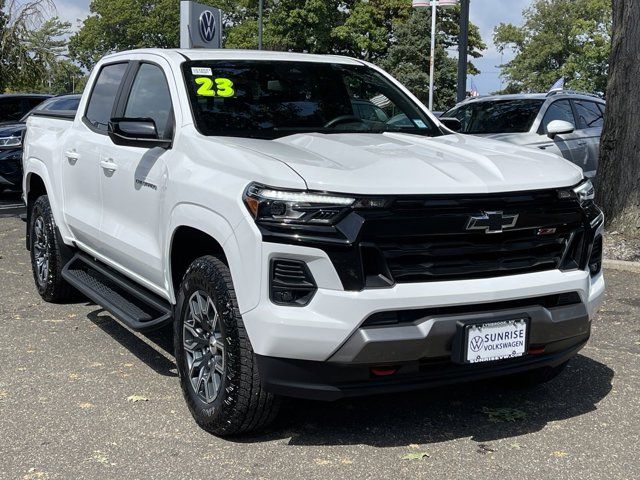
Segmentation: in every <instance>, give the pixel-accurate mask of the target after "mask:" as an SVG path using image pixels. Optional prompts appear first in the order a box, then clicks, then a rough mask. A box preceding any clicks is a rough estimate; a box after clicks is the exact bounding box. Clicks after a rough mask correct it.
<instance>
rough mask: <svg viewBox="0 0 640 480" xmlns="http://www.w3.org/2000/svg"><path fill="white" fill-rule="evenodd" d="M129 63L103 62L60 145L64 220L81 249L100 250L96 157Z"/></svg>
mask: <svg viewBox="0 0 640 480" xmlns="http://www.w3.org/2000/svg"><path fill="white" fill-rule="evenodd" d="M128 66H129V64H128V63H127V62H118V63H112V64H107V65H103V66H102V67H101V68H100V70H99V72H98V73H97V76H96V80H95V81H94V82H93V87H92V90H91V93H90V95H89V100H88V102H87V104H86V107H84V108H85V111H84V113H83V115H82V120H81V121H75V122H74V123H73V126H72V128H71V129H70V131H69V133H68V135H67V136H66V140H65V143H64V145H63V146H62V147H63V148H62V155H63V157H64V158H63V159H62V176H63V178H64V182H63V184H64V188H63V198H64V210H63V211H64V216H65V222H66V224H67V225H68V227H69V229H70V230H71V232H72V233H73V235H74V237H75V239H76V242H77V243H78V244H79V245H80V246H81V247H84V249H85V250H87V249H88V250H91V251H99V250H100V222H101V218H102V198H101V195H100V159H101V153H102V150H103V148H104V146H105V145H106V142H107V141H108V140H109V137H108V136H107V124H108V122H109V119H110V118H111V115H112V112H113V110H114V107H115V104H116V99H117V95H118V91H119V90H120V86H121V84H122V82H123V80H124V78H125V74H126V72H127V68H128Z"/></svg>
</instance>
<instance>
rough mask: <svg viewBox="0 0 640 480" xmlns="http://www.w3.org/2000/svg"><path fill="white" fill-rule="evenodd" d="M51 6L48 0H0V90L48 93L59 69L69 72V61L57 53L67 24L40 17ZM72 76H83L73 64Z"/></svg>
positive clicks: (55, 18) (67, 29) (66, 33)
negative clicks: (62, 58) (63, 59)
mask: <svg viewBox="0 0 640 480" xmlns="http://www.w3.org/2000/svg"><path fill="white" fill-rule="evenodd" d="M52 5H53V4H52V3H51V2H50V1H49V0H30V1H17V0H9V1H5V0H0V92H4V91H5V90H11V91H30V92H38V91H46V92H49V91H52V90H53V86H54V85H57V84H59V81H58V80H57V78H56V76H58V77H60V76H61V75H60V71H61V69H63V67H64V70H65V71H70V70H69V69H70V68H71V63H70V62H68V61H62V60H61V59H60V56H61V55H63V53H64V51H65V49H66V40H65V39H64V37H65V36H67V35H68V33H69V28H70V26H71V25H70V24H69V23H68V22H62V21H60V19H59V18H57V17H53V18H49V19H48V20H44V17H45V16H46V15H48V14H49V13H50V11H51V6H52ZM74 75H76V76H77V77H82V76H83V75H82V72H81V71H80V70H79V69H78V68H77V67H75V70H74ZM72 83H73V79H72ZM60 88H61V87H60ZM54 91H55V90H54Z"/></svg>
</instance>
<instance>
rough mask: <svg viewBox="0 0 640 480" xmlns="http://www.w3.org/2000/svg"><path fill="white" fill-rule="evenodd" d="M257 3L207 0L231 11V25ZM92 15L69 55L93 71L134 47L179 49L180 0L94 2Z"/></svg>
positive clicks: (245, 0)
mask: <svg viewBox="0 0 640 480" xmlns="http://www.w3.org/2000/svg"><path fill="white" fill-rule="evenodd" d="M251 2H254V3H255V0H242V1H239V2H238V1H233V0H218V1H214V0H210V1H207V0H204V1H201V3H210V4H215V5H217V6H219V7H221V8H222V9H223V10H224V11H225V12H228V15H227V17H226V18H225V23H226V25H227V26H230V25H232V24H237V23H238V22H239V20H238V18H239V16H238V15H239V14H240V15H241V13H242V12H243V11H246V10H247V6H248V4H249V3H251ZM89 11H90V14H89V16H88V17H87V18H86V19H85V20H84V21H83V22H82V27H81V28H80V30H79V31H78V32H77V33H75V34H74V35H73V36H72V37H71V39H70V41H69V54H70V55H71V57H72V58H74V59H75V60H77V61H78V62H79V63H80V64H81V65H82V66H83V67H85V68H86V69H88V70H90V69H91V68H92V67H93V65H95V63H96V62H97V61H98V60H99V59H100V58H101V57H103V56H104V55H107V54H109V53H113V52H117V51H122V50H130V49H134V48H151V47H157V48H177V47H178V46H179V44H180V27H179V25H180V0H92V2H91V4H90V5H89Z"/></svg>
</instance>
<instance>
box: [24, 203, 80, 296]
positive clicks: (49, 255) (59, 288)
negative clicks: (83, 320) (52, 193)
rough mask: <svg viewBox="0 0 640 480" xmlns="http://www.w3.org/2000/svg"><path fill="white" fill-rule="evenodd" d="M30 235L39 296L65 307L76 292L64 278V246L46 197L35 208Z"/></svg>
mask: <svg viewBox="0 0 640 480" xmlns="http://www.w3.org/2000/svg"><path fill="white" fill-rule="evenodd" d="M29 233H30V238H31V248H30V250H31V269H32V271H33V278H34V280H35V284H36V288H37V289H38V293H39V294H40V296H41V297H42V298H43V299H44V300H45V301H47V302H54V303H62V302H65V301H67V300H69V299H71V298H72V297H73V296H74V295H75V294H76V290H75V289H74V288H73V287H72V286H71V285H69V284H68V283H67V282H66V281H65V280H64V278H62V268H63V267H64V265H65V256H64V255H63V251H62V249H63V248H64V246H63V245H60V243H59V240H58V238H57V236H56V227H55V221H54V219H53V213H52V212H51V205H50V204H49V197H47V196H46V195H43V196H41V197H39V198H38V199H37V200H36V201H35V202H34V203H33V206H32V207H31V215H30V223H29Z"/></svg>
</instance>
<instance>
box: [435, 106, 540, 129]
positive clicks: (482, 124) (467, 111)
mask: <svg viewBox="0 0 640 480" xmlns="http://www.w3.org/2000/svg"><path fill="white" fill-rule="evenodd" d="M543 103H544V100H533V99H531V100H494V101H485V102H472V103H467V104H464V105H460V106H459V107H454V108H452V109H451V110H449V111H448V112H446V113H444V114H443V115H442V117H450V118H451V117H453V118H457V119H458V120H460V123H461V125H462V128H461V129H460V133H472V134H474V133H476V134H477V133H522V132H528V131H529V130H530V129H531V125H532V124H533V121H534V120H535V119H536V116H537V115H538V112H539V111H540V108H541V107H542V104H543Z"/></svg>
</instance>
